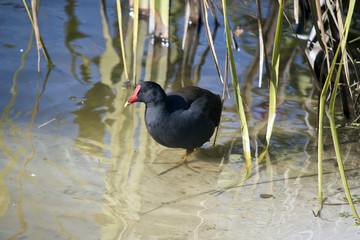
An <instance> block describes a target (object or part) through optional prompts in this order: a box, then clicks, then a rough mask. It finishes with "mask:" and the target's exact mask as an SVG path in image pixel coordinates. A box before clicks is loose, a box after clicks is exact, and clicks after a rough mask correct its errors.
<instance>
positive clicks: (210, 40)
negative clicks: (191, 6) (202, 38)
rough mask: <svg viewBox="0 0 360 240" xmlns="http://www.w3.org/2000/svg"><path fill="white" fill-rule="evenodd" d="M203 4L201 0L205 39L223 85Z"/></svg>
mask: <svg viewBox="0 0 360 240" xmlns="http://www.w3.org/2000/svg"><path fill="white" fill-rule="evenodd" d="M205 2H206V0H201V6H202V10H203V19H204V25H205V29H206V37H207V39H208V42H209V47H210V50H211V53H212V56H213V59H214V62H215V67H216V71H217V74H218V76H219V79H220V82H221V83H222V84H224V80H223V78H222V75H221V71H220V67H219V62H218V59H217V56H216V52H215V48H214V41H213V39H212V36H211V32H210V27H209V21H208V12H207V7H206V3H205Z"/></svg>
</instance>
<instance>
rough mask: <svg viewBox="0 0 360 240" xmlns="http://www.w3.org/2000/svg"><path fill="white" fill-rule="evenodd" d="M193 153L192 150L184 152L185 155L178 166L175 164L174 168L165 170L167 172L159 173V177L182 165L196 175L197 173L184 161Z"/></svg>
mask: <svg viewBox="0 0 360 240" xmlns="http://www.w3.org/2000/svg"><path fill="white" fill-rule="evenodd" d="M193 151H194V149H191V150H186V154H185V156H184V158H183V159H182V160H181V161H180V162H179V163H178V164H176V166H174V167H171V168H169V169H167V170H165V171H163V172H161V173H159V175H163V174H165V173H168V172H170V171H171V170H174V169H176V168H178V167H180V166H182V165H184V166H185V167H187V168H188V169H190V170H192V171H194V172H196V173H199V172H198V171H196V170H195V169H193V168H192V167H190V166H189V165H188V163H187V161H186V159H187V158H188V157H189V155H190V154H191V153H192V152H193Z"/></svg>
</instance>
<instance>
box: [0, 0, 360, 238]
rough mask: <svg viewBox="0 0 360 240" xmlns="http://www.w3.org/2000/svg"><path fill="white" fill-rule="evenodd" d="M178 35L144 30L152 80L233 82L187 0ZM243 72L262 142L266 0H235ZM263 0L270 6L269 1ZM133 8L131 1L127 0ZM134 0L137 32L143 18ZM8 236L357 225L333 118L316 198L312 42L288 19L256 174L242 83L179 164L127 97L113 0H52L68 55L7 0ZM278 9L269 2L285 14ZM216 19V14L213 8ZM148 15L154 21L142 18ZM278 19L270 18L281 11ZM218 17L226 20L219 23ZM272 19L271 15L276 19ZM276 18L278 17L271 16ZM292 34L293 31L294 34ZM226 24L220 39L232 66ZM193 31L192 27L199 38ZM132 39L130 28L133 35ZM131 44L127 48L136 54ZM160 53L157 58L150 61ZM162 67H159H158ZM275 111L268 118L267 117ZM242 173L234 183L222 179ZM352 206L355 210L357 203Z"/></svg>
mask: <svg viewBox="0 0 360 240" xmlns="http://www.w3.org/2000/svg"><path fill="white" fill-rule="evenodd" d="M173 4H174V6H173V8H172V11H173V12H172V13H173V14H172V18H171V21H172V24H173V25H172V27H171V33H172V35H171V39H170V46H169V48H167V47H161V46H158V45H153V44H152V43H151V41H150V39H149V37H148V36H147V35H146V33H145V32H146V31H140V36H139V42H140V44H139V49H140V50H139V51H138V54H139V57H138V59H140V65H139V66H142V67H141V68H138V76H139V78H140V79H141V80H144V79H146V80H150V79H152V80H154V81H157V82H159V83H160V84H161V85H163V86H164V87H166V89H167V91H170V90H171V88H177V87H180V86H182V85H198V86H201V87H204V88H207V89H210V90H212V91H213V92H215V93H217V94H221V93H222V85H221V84H220V83H219V80H218V78H217V74H216V70H215V67H214V64H213V60H212V56H211V53H210V51H209V50H208V49H207V40H206V36H205V32H204V31H205V29H204V27H202V28H201V29H200V31H199V32H198V33H197V32H196V31H195V29H193V30H194V31H193V37H192V39H193V42H192V44H190V43H189V44H190V46H189V49H190V51H189V52H182V51H181V50H180V48H181V38H182V31H183V30H182V29H183V19H182V17H181V12H182V11H183V10H182V7H181V4H179V3H173ZM229 6H231V7H230V8H229V11H230V16H231V20H232V22H233V24H234V26H239V27H241V28H242V29H243V30H244V33H243V34H242V35H240V36H239V37H236V40H237V41H238V44H239V49H240V50H239V51H238V52H236V53H235V58H236V61H237V73H238V76H239V80H240V81H241V82H242V86H241V88H242V93H243V97H244V101H245V104H246V107H247V114H248V115H247V116H248V124H249V127H250V128H249V130H250V134H251V140H252V156H256V155H257V154H258V153H259V151H261V149H262V144H263V139H264V134H265V132H266V114H267V102H268V99H267V94H268V90H267V89H266V84H265V83H263V86H262V87H261V88H259V87H257V86H258V70H257V64H258V63H257V62H258V60H257V59H256V57H254V56H256V51H257V49H258V47H257V44H256V43H257V35H256V34H257V30H256V29H257V25H256V24H257V23H256V19H255V18H254V17H253V16H255V15H256V8H255V5H254V3H249V2H248V3H247V5H244V4H243V3H241V2H240V1H231V2H230V3H229ZM263 6H264V8H266V9H271V8H270V4H269V3H268V2H266V3H265V2H264V4H263ZM123 9H125V10H127V7H126V6H125V5H123ZM125 10H124V12H123V15H124V21H125V22H126V24H124V27H125V29H124V32H125V33H127V32H128V31H129V30H131V27H132V25H131V18H130V17H129V16H128V13H127V11H125ZM0 11H1V13H2V14H0V21H1V22H2V27H1V29H0V43H1V45H0V55H1V56H2V59H3V60H2V64H1V65H0V71H1V83H2V87H1V89H0V91H1V94H0V109H1V120H0V127H1V128H0V129H1V131H0V149H1V151H0V239H356V238H358V237H359V236H360V230H359V228H358V227H355V226H354V222H355V220H354V218H353V217H352V215H351V210H350V208H349V206H347V205H346V204H345V203H344V200H343V197H344V196H345V193H344V192H343V190H342V183H341V179H340V176H339V174H338V173H337V163H336V159H335V154H334V151H333V148H332V139H331V136H330V135H329V132H328V131H325V132H326V136H325V145H324V148H325V154H324V159H325V161H324V171H325V172H326V174H324V180H323V182H324V186H323V187H324V197H326V198H327V199H326V202H325V205H324V206H323V209H322V211H321V217H315V216H314V214H313V211H314V212H317V211H318V210H319V209H320V206H319V204H318V202H317V175H316V173H317V146H316V141H317V140H316V134H317V131H316V124H317V108H316V106H317V105H316V99H317V96H316V93H315V92H314V90H313V82H312V79H311V76H310V74H309V73H308V71H307V70H306V65H305V64H304V61H303V58H302V56H301V54H300V50H299V49H298V48H297V47H296V45H295V44H301V43H296V42H295V41H294V40H292V39H291V38H289V34H288V33H287V32H286V31H285V32H284V43H283V49H284V50H283V52H284V53H283V54H282V64H281V66H282V67H281V71H282V75H281V79H280V82H279V97H278V113H277V118H276V123H275V126H274V132H273V136H272V139H271V147H270V150H269V155H268V156H267V157H266V159H265V161H264V162H263V163H261V164H259V165H258V164H256V163H255V160H254V161H253V163H254V167H253V174H252V176H251V177H250V178H249V179H248V180H246V181H244V171H245V167H244V163H243V160H242V159H243V155H242V141H241V137H240V136H241V134H240V130H239V126H240V123H239V121H238V116H237V112H236V107H235V101H234V97H233V92H232V91H230V96H231V98H230V99H227V100H226V102H225V107H224V112H223V116H222V122H221V127H220V131H219V137H218V139H217V145H216V146H215V147H214V148H213V147H211V143H208V144H206V145H205V146H204V147H203V148H201V149H200V150H198V151H197V152H195V153H194V154H192V155H191V157H190V159H189V161H190V163H189V164H190V165H191V166H193V167H195V169H196V171H198V172H194V171H192V170H190V169H188V168H186V167H179V168H176V169H174V170H172V171H170V172H168V173H166V174H164V175H159V173H161V172H163V171H165V170H167V169H169V168H171V167H172V166H174V164H172V162H173V163H174V162H176V161H179V160H180V159H181V157H182V156H183V154H184V152H185V151H184V150H181V149H179V150H177V149H167V148H165V147H162V146H160V145H158V144H157V143H156V142H154V141H153V140H152V139H151V137H150V136H149V135H148V133H147V131H146V128H145V125H144V121H143V112H144V106H143V105H141V104H134V105H132V106H131V107H128V108H127V109H124V108H123V105H124V102H125V100H126V99H127V98H128V97H129V95H130V94H131V93H132V90H131V88H128V87H126V84H125V77H124V71H123V66H122V62H121V60H120V51H119V35H118V28H117V14H116V5H115V4H114V3H113V2H109V1H108V2H106V4H105V6H104V5H102V4H101V3H89V2H88V1H84V0H83V1H76V2H75V1H52V2H50V1H41V4H40V11H39V25H40V31H41V34H42V38H43V40H44V42H45V45H46V47H47V49H48V51H49V54H50V56H51V58H52V61H53V62H54V64H55V67H54V68H53V69H51V70H50V71H48V68H47V66H46V61H45V59H44V58H43V56H42V59H41V72H40V74H37V71H36V70H37V51H36V46H35V39H34V36H33V33H32V32H31V24H30V21H29V19H28V16H27V13H26V11H25V9H24V7H23V3H22V2H21V1H17V2H2V3H1V5H0ZM273 12H276V10H274V11H272V10H269V11H264V13H263V14H264V16H265V17H266V18H267V19H268V20H269V22H271V21H272V17H273ZM211 23H212V24H213V20H212V21H211ZM140 24H141V27H143V29H147V26H146V22H145V21H140ZM270 25H271V24H270ZM211 27H212V30H214V29H215V27H214V25H211ZM270 29H271V28H270ZM269 32H271V30H269ZM285 37H286V38H285ZM223 40H224V29H223V26H222V25H221V26H219V27H218V29H217V31H216V35H215V40H214V42H215V47H216V49H217V54H218V58H219V59H221V60H220V65H221V66H222V70H223V69H224V64H223V59H224V53H225V44H224V41H223ZM188 42H190V40H188ZM125 44H126V46H127V49H130V50H129V51H131V37H127V38H126V42H125ZM129 51H128V52H127V53H128V54H129ZM149 66H150V67H149ZM150 77H151V78H150ZM264 119H265V120H264ZM339 139H340V144H341V149H342V153H343V158H344V159H343V160H344V162H345V167H346V169H353V170H348V171H347V176H348V181H349V184H350V186H351V189H352V194H353V195H354V197H356V196H355V195H356V194H359V195H360V192H359V175H358V169H357V166H358V164H359V157H358V156H359V154H360V148H359V129H339ZM234 183H238V184H237V185H235V186H234V187H232V188H231V189H228V190H226V191H224V192H218V191H216V190H219V189H221V188H223V187H227V186H229V185H233V184H234ZM348 214H349V216H348V217H347V215H348Z"/></svg>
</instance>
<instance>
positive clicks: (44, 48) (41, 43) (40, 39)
mask: <svg viewBox="0 0 360 240" xmlns="http://www.w3.org/2000/svg"><path fill="white" fill-rule="evenodd" d="M23 3H24V6H25V9H26V12H27V13H28V15H29V18H30V21H31V24H32V26H33V28H34V31H35V32H36V29H38V31H39V27H38V26H37V23H36V24H35V22H34V18H33V16H32V14H31V12H30V9H29V6H28V5H27V3H26V0H23ZM38 35H39V41H40V45H41V49H42V50H43V53H44V55H45V58H46V61H47V62H48V64H49V67H50V68H52V67H53V66H54V64H53V63H52V61H51V58H50V55H49V53H48V52H47V50H46V47H45V44H44V42H43V40H42V38H41V35H40V32H38ZM38 71H40V69H39V66H38Z"/></svg>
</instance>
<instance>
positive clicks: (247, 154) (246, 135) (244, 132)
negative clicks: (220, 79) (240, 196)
mask: <svg viewBox="0 0 360 240" xmlns="http://www.w3.org/2000/svg"><path fill="white" fill-rule="evenodd" d="M222 6H223V14H224V25H225V31H226V46H227V51H228V53H229V62H230V70H231V77H232V82H233V87H234V94H235V100H236V105H237V108H238V113H239V118H240V124H241V131H242V141H243V149H244V156H245V164H246V170H247V174H246V177H247V178H248V177H249V176H250V174H251V169H252V166H251V152H250V140H249V131H248V127H247V122H246V116H245V110H244V105H243V102H242V97H241V94H240V93H241V92H240V86H239V82H238V79H237V74H236V68H235V61H234V55H233V51H232V48H231V38H230V30H229V24H228V21H227V15H226V0H222Z"/></svg>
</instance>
